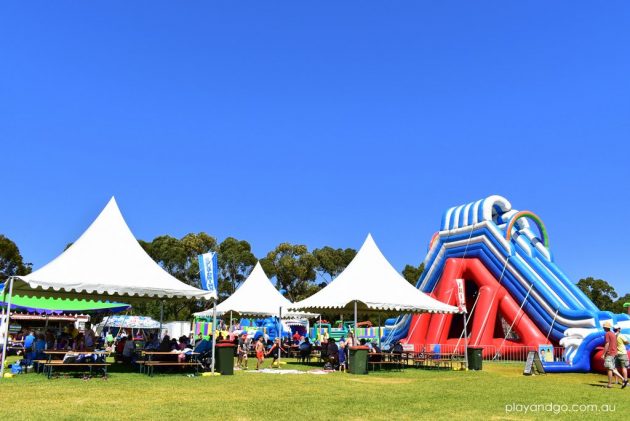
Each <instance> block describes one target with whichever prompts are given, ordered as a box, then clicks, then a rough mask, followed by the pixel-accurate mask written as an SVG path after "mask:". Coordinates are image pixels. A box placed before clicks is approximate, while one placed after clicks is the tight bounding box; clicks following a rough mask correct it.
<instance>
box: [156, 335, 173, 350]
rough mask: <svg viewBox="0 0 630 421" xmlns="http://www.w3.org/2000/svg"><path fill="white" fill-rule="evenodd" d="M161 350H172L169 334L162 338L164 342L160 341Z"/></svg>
mask: <svg viewBox="0 0 630 421" xmlns="http://www.w3.org/2000/svg"><path fill="white" fill-rule="evenodd" d="M158 351H159V352H171V337H170V336H168V335H164V337H163V338H162V342H160V346H159V347H158Z"/></svg>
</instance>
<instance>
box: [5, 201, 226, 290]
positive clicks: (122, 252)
mask: <svg viewBox="0 0 630 421" xmlns="http://www.w3.org/2000/svg"><path fill="white" fill-rule="evenodd" d="M13 292H14V294H19V295H28V296H54V297H68V298H76V297H77V296H81V297H89V298H93V299H107V298H111V296H113V295H124V296H132V297H133V296H137V297H147V298H151V297H156V298H161V297H169V298H170V297H185V298H197V299H211V298H216V295H215V294H214V293H210V292H209V291H204V290H201V289H197V288H194V287H192V286H190V285H187V284H185V283H183V282H181V281H180V280H178V279H176V278H175V277H173V276H171V275H170V274H169V273H168V272H166V271H165V270H164V269H162V267H161V266H160V265H158V264H157V263H156V262H155V261H153V259H151V257H149V255H148V254H146V253H145V251H144V250H143V249H142V247H141V246H140V244H138V241H137V240H136V238H135V237H134V236H133V233H132V232H131V230H130V229H129V227H128V226H127V224H126V222H125V220H124V219H123V216H122V214H121V213H120V210H119V209H118V205H117V204H116V200H115V199H114V198H113V197H112V198H111V200H110V201H109V203H108V204H107V206H105V209H103V211H102V212H101V214H100V215H99V216H98V217H97V218H96V220H95V221H94V222H93V223H92V225H90V227H89V228H88V229H87V230H86V231H85V232H84V233H83V235H81V237H79V239H78V240H77V241H75V242H74V244H72V246H70V247H69V248H68V249H67V250H66V251H64V252H63V253H61V254H60V255H59V256H58V257H57V258H56V259H54V260H53V261H51V262H50V263H48V264H47V265H45V266H44V267H42V268H41V269H39V270H36V271H35V272H33V273H31V274H29V275H26V276H19V277H16V278H14V286H13Z"/></svg>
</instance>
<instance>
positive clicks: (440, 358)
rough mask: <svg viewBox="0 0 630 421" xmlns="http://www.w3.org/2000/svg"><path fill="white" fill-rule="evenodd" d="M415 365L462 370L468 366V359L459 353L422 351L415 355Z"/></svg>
mask: <svg viewBox="0 0 630 421" xmlns="http://www.w3.org/2000/svg"><path fill="white" fill-rule="evenodd" d="M413 365H414V366H415V367H418V368H430V369H440V368H447V369H450V370H453V369H455V368H459V369H460V370H461V369H464V368H465V367H466V361H465V360H464V357H463V356H462V355H459V354H449V353H437V352H420V353H418V354H416V355H415V356H414V358H413Z"/></svg>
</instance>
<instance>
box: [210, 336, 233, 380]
mask: <svg viewBox="0 0 630 421" xmlns="http://www.w3.org/2000/svg"><path fill="white" fill-rule="evenodd" d="M214 352H215V357H216V359H217V362H216V364H215V365H214V371H215V372H216V373H221V375H223V376H231V375H233V374H234V344H233V343H232V342H219V343H218V344H217V346H216V347H215V351H214Z"/></svg>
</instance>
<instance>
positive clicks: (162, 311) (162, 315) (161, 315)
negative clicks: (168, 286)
mask: <svg viewBox="0 0 630 421" xmlns="http://www.w3.org/2000/svg"><path fill="white" fill-rule="evenodd" d="M163 322H164V300H161V301H160V339H162V323H163Z"/></svg>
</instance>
